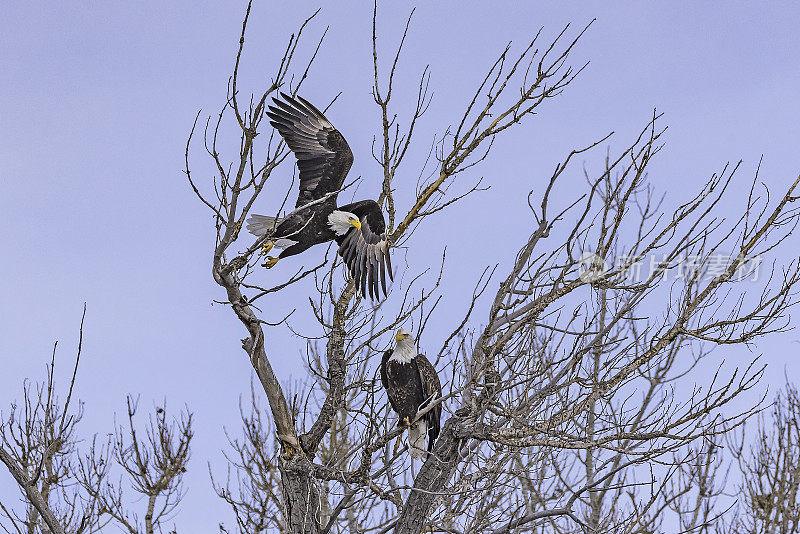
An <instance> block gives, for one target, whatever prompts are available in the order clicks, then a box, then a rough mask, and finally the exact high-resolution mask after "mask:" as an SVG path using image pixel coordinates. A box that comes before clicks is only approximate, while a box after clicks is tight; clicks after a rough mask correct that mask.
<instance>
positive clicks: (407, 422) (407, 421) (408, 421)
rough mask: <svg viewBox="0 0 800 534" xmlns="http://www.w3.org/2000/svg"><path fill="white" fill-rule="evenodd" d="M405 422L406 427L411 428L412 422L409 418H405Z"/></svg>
mask: <svg viewBox="0 0 800 534" xmlns="http://www.w3.org/2000/svg"><path fill="white" fill-rule="evenodd" d="M403 422H404V423H405V424H406V426H411V420H410V419H409V418H408V417H403Z"/></svg>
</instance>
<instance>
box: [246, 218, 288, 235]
mask: <svg viewBox="0 0 800 534" xmlns="http://www.w3.org/2000/svg"><path fill="white" fill-rule="evenodd" d="M280 223H281V220H280V219H278V218H276V217H270V216H269V215H255V214H253V215H251V216H250V218H249V219H247V231H248V232H250V233H251V234H253V235H256V236H258V237H261V236H262V235H264V234H266V233H267V232H271V231H272V229H273V228H274V227H276V226H278V225H279V224H280Z"/></svg>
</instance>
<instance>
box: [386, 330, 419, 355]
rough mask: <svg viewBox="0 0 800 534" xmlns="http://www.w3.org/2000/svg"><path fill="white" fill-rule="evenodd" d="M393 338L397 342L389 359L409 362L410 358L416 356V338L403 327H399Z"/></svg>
mask: <svg viewBox="0 0 800 534" xmlns="http://www.w3.org/2000/svg"><path fill="white" fill-rule="evenodd" d="M394 340H395V341H396V342H397V345H395V347H394V351H393V352H392V355H391V357H390V358H389V359H390V360H392V361H395V362H399V363H411V360H413V359H414V358H415V357H416V356H417V347H416V340H415V339H414V336H412V335H411V332H409V331H408V330H406V329H405V328H399V329H398V330H397V334H395V336H394Z"/></svg>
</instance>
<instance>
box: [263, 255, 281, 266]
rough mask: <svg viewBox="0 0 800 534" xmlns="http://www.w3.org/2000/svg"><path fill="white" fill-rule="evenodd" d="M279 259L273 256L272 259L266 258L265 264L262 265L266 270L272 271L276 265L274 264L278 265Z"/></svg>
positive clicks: (270, 257)
mask: <svg viewBox="0 0 800 534" xmlns="http://www.w3.org/2000/svg"><path fill="white" fill-rule="evenodd" d="M279 259H280V258H279V257H277V256H275V257H272V256H267V262H266V263H264V264H263V265H264V267H266V268H267V269H272V268H273V267H275V264H276V263H278V260H279Z"/></svg>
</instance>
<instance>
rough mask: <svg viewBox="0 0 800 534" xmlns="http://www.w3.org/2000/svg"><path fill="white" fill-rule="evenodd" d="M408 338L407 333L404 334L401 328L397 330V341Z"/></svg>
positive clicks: (395, 338)
mask: <svg viewBox="0 0 800 534" xmlns="http://www.w3.org/2000/svg"><path fill="white" fill-rule="evenodd" d="M405 338H406V336H405V334H403V333H402V332H401V331H400V330H398V331H397V334H395V336H394V340H395V341H403V340H404V339H405Z"/></svg>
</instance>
